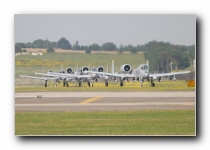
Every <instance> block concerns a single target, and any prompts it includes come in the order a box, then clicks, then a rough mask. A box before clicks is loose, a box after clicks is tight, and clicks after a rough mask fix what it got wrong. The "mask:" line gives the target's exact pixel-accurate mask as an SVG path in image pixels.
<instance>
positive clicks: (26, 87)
mask: <svg viewBox="0 0 210 150" xmlns="http://www.w3.org/2000/svg"><path fill="white" fill-rule="evenodd" d="M17 82H18V84H19V86H16V87H15V92H102V91H110V92H120V91H126V92H128V91H130V92H132V91H133V92H141V91H195V87H187V81H185V80H177V81H169V80H165V81H162V82H156V87H151V86H150V84H149V82H147V81H145V82H144V83H143V87H140V84H139V82H136V83H135V82H124V86H123V87H121V86H120V83H119V82H109V87H106V86H105V84H104V81H101V82H95V83H94V87H88V85H87V83H86V82H84V83H83V85H82V87H76V86H75V84H74V83H69V87H63V83H62V82H61V83H60V84H58V86H57V87H55V86H54V82H51V83H49V84H48V87H44V82H43V81H42V82H40V81H36V80H30V79H24V80H23V79H22V80H18V81H17ZM21 83H22V85H21Z"/></svg>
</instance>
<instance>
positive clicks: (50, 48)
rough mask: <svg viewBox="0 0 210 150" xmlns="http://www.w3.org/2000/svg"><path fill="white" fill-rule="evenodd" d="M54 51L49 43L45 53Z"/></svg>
mask: <svg viewBox="0 0 210 150" xmlns="http://www.w3.org/2000/svg"><path fill="white" fill-rule="evenodd" d="M54 52H55V49H54V47H53V46H52V45H49V46H48V48H47V53H54Z"/></svg>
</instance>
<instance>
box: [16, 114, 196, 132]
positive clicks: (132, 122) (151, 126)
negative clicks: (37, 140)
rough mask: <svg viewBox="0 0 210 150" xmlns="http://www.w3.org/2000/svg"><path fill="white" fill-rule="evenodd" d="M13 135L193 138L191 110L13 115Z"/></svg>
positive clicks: (193, 124) (193, 115) (193, 126)
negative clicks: (169, 136)
mask: <svg viewBox="0 0 210 150" xmlns="http://www.w3.org/2000/svg"><path fill="white" fill-rule="evenodd" d="M15 135H192V136H194V135H196V132H195V111H194V110H179V111H175V110H159V111H155V110H149V111H127V112H60V113H59V112H56V113H54V112H34V113H29V112H27V113H24V112H21V113H20V112H16V113H15Z"/></svg>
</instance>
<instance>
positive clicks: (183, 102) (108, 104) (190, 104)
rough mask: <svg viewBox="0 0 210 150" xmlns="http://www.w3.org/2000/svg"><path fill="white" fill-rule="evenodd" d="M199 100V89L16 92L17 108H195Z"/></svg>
mask: <svg viewBox="0 0 210 150" xmlns="http://www.w3.org/2000/svg"><path fill="white" fill-rule="evenodd" d="M37 97H41V98H37ZM195 103H196V100H195V92H64V93H63V92H43V93H40V92H39V93H16V94H15V111H16V112H68V111H70V112H88V111H132V110H183V109H185V110H189V109H191V110H192V109H195Z"/></svg>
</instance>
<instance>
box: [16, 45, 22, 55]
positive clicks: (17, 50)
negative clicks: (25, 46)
mask: <svg viewBox="0 0 210 150" xmlns="http://www.w3.org/2000/svg"><path fill="white" fill-rule="evenodd" d="M20 52H22V49H21V44H19V43H16V44H15V53H20Z"/></svg>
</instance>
